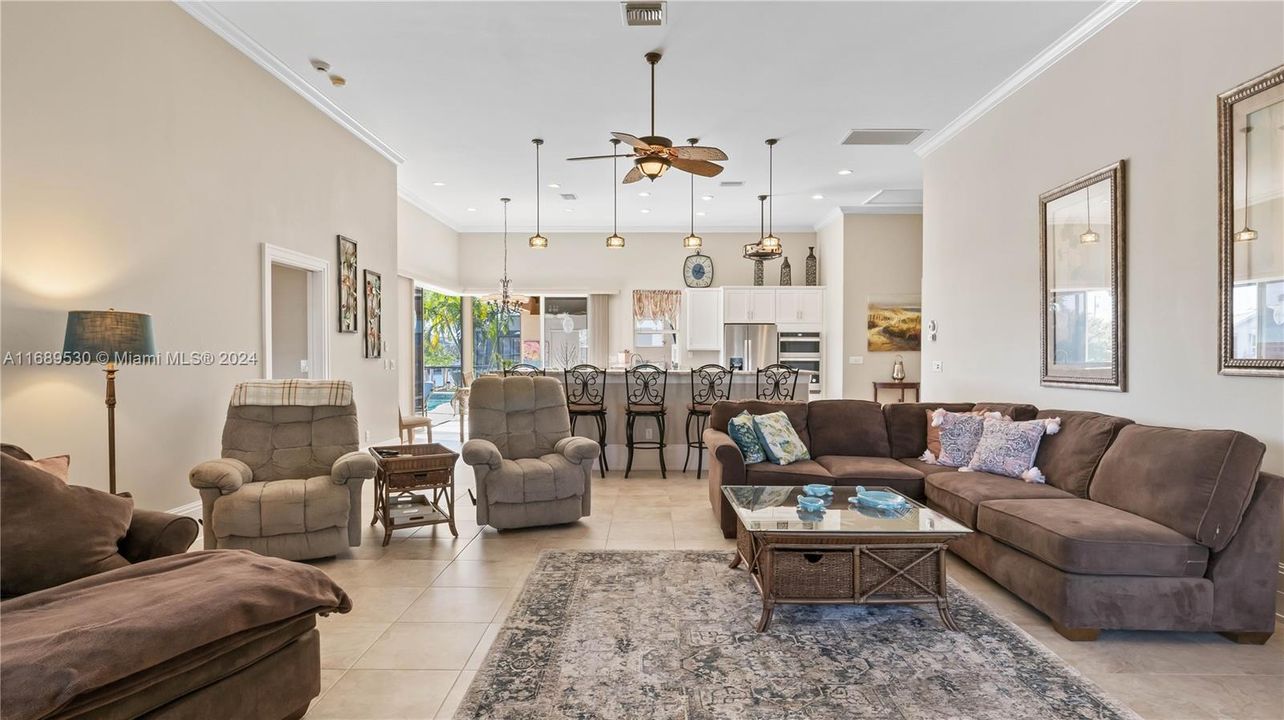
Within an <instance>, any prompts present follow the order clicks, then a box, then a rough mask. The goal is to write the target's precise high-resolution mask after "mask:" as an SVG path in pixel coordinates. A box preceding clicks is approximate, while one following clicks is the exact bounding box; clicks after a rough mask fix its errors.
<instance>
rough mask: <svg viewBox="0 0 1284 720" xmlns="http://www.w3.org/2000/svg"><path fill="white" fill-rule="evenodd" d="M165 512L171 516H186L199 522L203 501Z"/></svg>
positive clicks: (195, 501)
mask: <svg viewBox="0 0 1284 720" xmlns="http://www.w3.org/2000/svg"><path fill="white" fill-rule="evenodd" d="M165 512H167V513H169V514H171V515H186V516H187V517H190V518H196V519H197V520H199V519H201V501H200V500H193V501H192V502H189V503H187V504H186V505H179V506H178V507H176V508H170V509H168V510H166V511H165Z"/></svg>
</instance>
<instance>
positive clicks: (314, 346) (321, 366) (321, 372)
mask: <svg viewBox="0 0 1284 720" xmlns="http://www.w3.org/2000/svg"><path fill="white" fill-rule="evenodd" d="M273 265H283V266H285V267H292V268H296V269H299V270H303V271H305V272H306V273H307V276H308V308H307V312H308V356H309V360H310V362H309V368H308V377H309V378H328V377H330V332H329V331H330V329H331V328H332V326H333V318H332V317H331V314H330V287H331V285H332V284H333V283H332V282H331V278H330V263H329V262H328V261H325V260H322V259H321V258H318V257H313V256H312V255H307V254H304V253H301V252H298V251H297V250H290V249H289V248H283V247H281V246H279V245H273V244H271V243H263V301H262V306H263V358H262V364H261V368H262V372H263V377H264V378H265V379H270V378H271V377H272V266H273Z"/></svg>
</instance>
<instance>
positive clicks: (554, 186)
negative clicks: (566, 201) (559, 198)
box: [548, 183, 562, 190]
mask: <svg viewBox="0 0 1284 720" xmlns="http://www.w3.org/2000/svg"><path fill="white" fill-rule="evenodd" d="M548 186H549V187H551V188H553V189H554V190H556V189H558V188H560V187H562V186H561V185H558V184H557V183H549V184H548Z"/></svg>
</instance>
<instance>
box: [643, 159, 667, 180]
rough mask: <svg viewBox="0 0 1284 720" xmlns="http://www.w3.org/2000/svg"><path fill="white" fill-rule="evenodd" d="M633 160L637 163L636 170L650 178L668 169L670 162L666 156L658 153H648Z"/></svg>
mask: <svg viewBox="0 0 1284 720" xmlns="http://www.w3.org/2000/svg"><path fill="white" fill-rule="evenodd" d="M635 162H636V163H637V166H638V170H641V171H642V174H643V175H645V176H647V177H648V178H650V179H651V180H655V179H656V178H658V177H660V176H661V175H663V174H664V172H665V171H666V170H668V169H669V165H670V164H671V163H670V162H669V159H668V158H666V157H660V156H658V155H648V156H647V157H644V158H638V159H637V160H636V161H635Z"/></svg>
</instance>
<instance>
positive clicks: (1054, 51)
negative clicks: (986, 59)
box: [914, 0, 1139, 157]
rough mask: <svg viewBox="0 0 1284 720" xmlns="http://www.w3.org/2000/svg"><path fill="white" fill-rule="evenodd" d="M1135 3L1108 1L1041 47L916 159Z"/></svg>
mask: <svg viewBox="0 0 1284 720" xmlns="http://www.w3.org/2000/svg"><path fill="white" fill-rule="evenodd" d="M1138 2H1139V0H1108V2H1105V3H1103V4H1102V5H1101V6H1100V7H1098V8H1097V9H1096V10H1094V11H1093V12H1092V13H1091V14H1090V15H1088V16H1087V17H1085V18H1084V19H1083V20H1081V21H1079V23H1078V24H1077V25H1075V26H1074V27H1073V28H1070V30H1069V31H1068V32H1067V33H1066V34H1064V35H1062V36H1061V37H1060V38H1057V40H1056V42H1054V43H1052V44H1051V45H1049V46H1048V47H1046V48H1044V49H1043V51H1042V52H1040V53H1039V54H1038V55H1035V56H1034V57H1033V58H1031V60H1030V61H1029V62H1027V63H1026V64H1025V65H1023V66H1021V68H1020V69H1018V70H1017V71H1016V72H1014V73H1012V75H1010V76H1008V78H1007V79H1006V80H1004V81H1003V82H1001V83H999V85H998V87H996V88H994V89H993V90H991V91H990V92H988V93H986V94H985V95H984V96H983V97H982V98H981V99H980V100H978V101H976V103H975V104H973V105H972V107H970V108H968V109H967V110H964V111H963V114H961V115H959V116H958V117H956V118H954V119H953V120H951V121H950V122H948V123H946V124H945V126H944V127H942V128H941V129H940V130H937V131H936V132H934V133H932V135H931V136H929V137H927V138H926V139H924V140H923V141H921V142H919V143H918V144H917V145H915V146H914V152H915V153H916V154H917V155H918V156H919V157H927V156H928V155H930V154H931V153H932V152H933V151H935V150H936V149H938V148H940V147H941V146H942V145H944V144H945V143H947V142H949V141H950V139H951V138H953V137H954V136H955V135H958V134H959V133H960V132H962V131H963V130H964V129H965V128H967V127H968V126H969V125H971V124H972V123H974V122H976V121H977V120H979V119H980V118H981V117H982V116H983V115H985V114H986V113H988V112H989V111H990V110H993V109H994V108H995V107H996V106H997V105H998V104H999V103H1001V102H1003V101H1004V100H1006V99H1008V98H1009V97H1011V96H1012V95H1013V94H1015V93H1016V92H1017V91H1018V90H1020V89H1021V88H1023V87H1025V85H1026V84H1027V83H1029V82H1030V81H1031V80H1034V79H1035V78H1037V77H1039V76H1040V75H1042V74H1043V72H1044V71H1045V70H1047V69H1048V68H1050V67H1052V66H1053V65H1055V64H1057V62H1059V61H1060V60H1061V58H1063V57H1065V56H1066V55H1069V54H1070V53H1071V52H1073V51H1074V50H1075V48H1077V47H1079V46H1080V45H1082V44H1083V43H1084V42H1086V41H1087V40H1088V39H1089V38H1091V37H1092V36H1093V35H1096V34H1097V33H1099V32H1101V30H1102V29H1104V28H1105V27H1106V26H1107V25H1109V24H1110V23H1112V22H1114V21H1115V19H1117V18H1118V17H1119V16H1120V15H1123V14H1124V13H1126V12H1128V11H1129V10H1130V9H1132V6H1133V5H1136V4H1137V3H1138Z"/></svg>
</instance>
